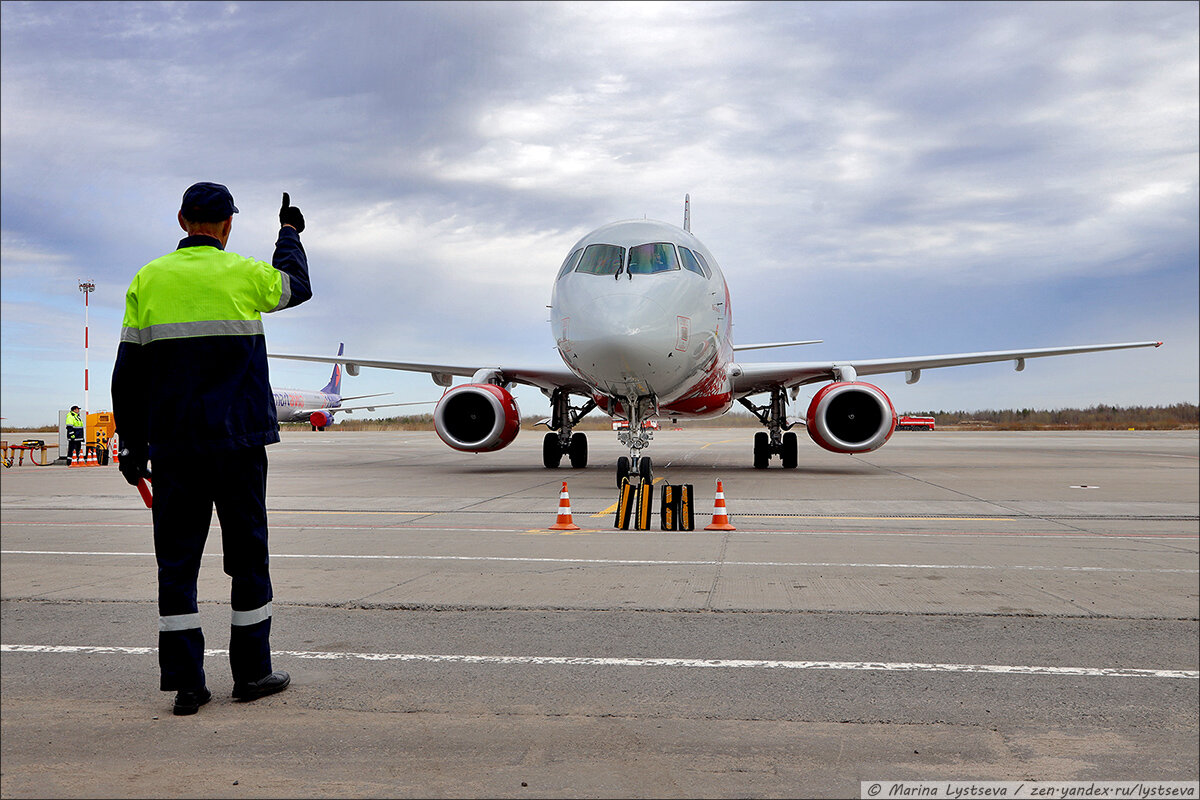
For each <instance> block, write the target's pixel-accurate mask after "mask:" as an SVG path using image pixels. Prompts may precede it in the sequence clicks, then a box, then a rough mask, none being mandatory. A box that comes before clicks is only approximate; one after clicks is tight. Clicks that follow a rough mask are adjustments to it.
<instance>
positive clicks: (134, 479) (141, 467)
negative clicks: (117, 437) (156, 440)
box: [117, 447, 150, 486]
mask: <svg viewBox="0 0 1200 800" xmlns="http://www.w3.org/2000/svg"><path fill="white" fill-rule="evenodd" d="M117 457H118V458H120V459H121V463H119V464H118V465H117V469H119V470H121V474H122V475H124V476H125V481H126V482H127V483H128V484H129V485H130V486H137V483H138V479H139V478H149V477H150V468H149V467H148V466H146V464H147V462H148V461H149V460H150V457H149V456H148V455H146V451H145V450H130V449H129V448H128V447H122V448H121V452H120V453H118V454H117Z"/></svg>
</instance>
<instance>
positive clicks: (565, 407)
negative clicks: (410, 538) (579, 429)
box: [542, 389, 596, 469]
mask: <svg viewBox="0 0 1200 800" xmlns="http://www.w3.org/2000/svg"><path fill="white" fill-rule="evenodd" d="M595 407H596V401H595V400H588V401H587V402H586V403H584V404H583V405H582V406H581V407H579V408H575V407H574V406H572V405H571V396H570V395H569V394H568V393H567V392H565V391H563V390H562V389H555V390H554V394H552V395H551V396H550V408H551V414H552V415H553V416H551V418H550V427H551V428H553V429H554V430H552V431H550V432H549V433H547V434H546V436H545V437H544V438H543V439H542V464H544V465H545V466H546V468H547V469H557V468H558V465H559V464H561V463H562V457H563V456H564V455H565V456H566V457H567V459H568V460H569V461H570V462H571V466H572V467H573V468H575V469H583V468H584V467H586V466H587V461H588V443H587V436H585V435H584V434H582V433H572V432H571V429H572V428H574V427H575V426H576V425H577V424H579V420H581V419H583V417H584V415H586V414H587V413H588V412H589V411H591V410H592V409H593V408H595Z"/></svg>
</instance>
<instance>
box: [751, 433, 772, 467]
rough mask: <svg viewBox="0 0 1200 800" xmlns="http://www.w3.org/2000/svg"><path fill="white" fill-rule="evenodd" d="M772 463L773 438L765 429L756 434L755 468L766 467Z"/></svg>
mask: <svg viewBox="0 0 1200 800" xmlns="http://www.w3.org/2000/svg"><path fill="white" fill-rule="evenodd" d="M770 463H771V438H770V437H769V436H767V434H766V433H765V432H763V431H759V432H758V433H756V434H754V468H755V469H766V468H767V466H768V465H769V464H770Z"/></svg>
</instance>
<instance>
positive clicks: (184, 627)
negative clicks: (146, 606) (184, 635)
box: [158, 611, 200, 633]
mask: <svg viewBox="0 0 1200 800" xmlns="http://www.w3.org/2000/svg"><path fill="white" fill-rule="evenodd" d="M199 628H200V612H198V611H197V612H196V613H195V614H175V615H173V616H170V617H159V618H158V631H159V633H162V632H163V631H190V630H198V629H199Z"/></svg>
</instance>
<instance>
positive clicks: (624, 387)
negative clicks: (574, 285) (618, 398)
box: [569, 294, 679, 394]
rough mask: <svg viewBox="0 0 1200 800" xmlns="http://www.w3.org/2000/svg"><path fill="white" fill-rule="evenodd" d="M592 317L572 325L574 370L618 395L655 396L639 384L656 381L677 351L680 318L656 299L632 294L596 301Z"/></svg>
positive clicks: (583, 317)
mask: <svg viewBox="0 0 1200 800" xmlns="http://www.w3.org/2000/svg"><path fill="white" fill-rule="evenodd" d="M588 311H589V313H586V314H579V315H576V316H575V317H573V318H572V319H571V321H570V325H571V328H570V330H569V339H570V346H571V355H572V360H573V362H574V364H575V365H577V366H578V367H579V368H581V369H583V370H586V371H587V372H588V373H589V374H591V375H592V376H594V377H595V378H596V379H598V381H599V382H600V383H601V384H602V385H604V386H606V387H607V388H608V389H609V391H610V392H612V393H614V394H626V393H628V392H629V391H631V390H632V391H634V392H636V393H637V394H648V393H652V392H654V391H655V387H654V386H649V385H646V382H645V381H638V380H636V378H637V377H639V376H640V377H641V378H646V377H652V376H653V370H654V368H655V367H660V365H661V364H662V363H663V360H664V359H666V358H667V357H668V354H670V353H672V352H673V351H674V349H675V345H676V341H677V339H678V336H679V321H678V317H676V316H675V315H674V314H671V313H669V312H668V311H667V309H666V308H664V307H663V305H662V304H661V303H659V302H657V301H656V300H654V299H652V298H648V297H645V296H639V295H630V294H611V295H604V296H601V297H596V298H594V299H593V301H592V303H591V304H590V308H589V310H588ZM631 381H633V383H631ZM634 384H636V385H634Z"/></svg>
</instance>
